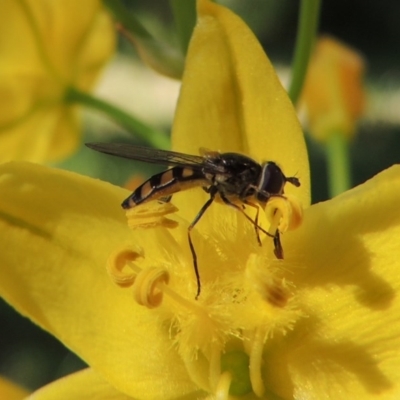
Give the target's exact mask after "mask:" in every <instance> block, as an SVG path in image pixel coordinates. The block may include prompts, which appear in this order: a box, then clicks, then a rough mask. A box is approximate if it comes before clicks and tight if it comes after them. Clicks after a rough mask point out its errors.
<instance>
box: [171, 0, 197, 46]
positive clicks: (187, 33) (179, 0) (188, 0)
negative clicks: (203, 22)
mask: <svg viewBox="0 0 400 400" xmlns="http://www.w3.org/2000/svg"><path fill="white" fill-rule="evenodd" d="M170 4H171V9H172V12H173V14H174V19H175V25H176V30H177V32H178V37H179V40H180V44H181V49H182V53H183V54H186V53H187V49H188V47H189V42H190V39H191V37H192V33H193V29H194V26H195V25H196V18H197V14H196V1H195V0H170Z"/></svg>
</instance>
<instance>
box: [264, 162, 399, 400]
mask: <svg viewBox="0 0 400 400" xmlns="http://www.w3.org/2000/svg"><path fill="white" fill-rule="evenodd" d="M399 203H400V166H395V167H392V168H390V169H388V170H386V171H384V172H382V173H381V174H379V175H378V176H376V177H374V178H373V179H371V180H370V181H368V182H367V183H365V184H363V185H361V186H359V187H357V188H355V189H353V190H350V191H348V192H346V193H345V194H343V195H341V196H338V197H336V198H334V199H333V200H330V201H327V202H325V203H321V204H317V205H314V206H312V207H311V208H309V209H308V210H306V213H305V217H304V224H303V226H302V227H301V228H300V229H298V230H296V231H294V232H293V233H292V234H291V235H290V236H288V242H287V243H286V245H288V246H294V247H297V250H296V252H297V253H298V255H299V257H298V258H297V259H296V265H292V266H287V268H290V269H291V270H290V273H288V279H290V280H291V281H292V282H293V284H294V285H295V287H296V292H297V294H296V298H297V300H298V301H299V303H300V307H301V309H302V311H303V312H305V314H306V315H308V317H307V318H304V319H303V320H302V321H299V322H298V324H297V325H296V326H295V327H294V329H293V333H291V334H289V335H288V336H287V337H286V338H284V339H282V340H280V341H279V340H278V341H277V342H271V346H270V350H269V351H268V354H267V355H266V359H268V364H269V367H268V368H267V371H266V373H267V375H268V378H267V379H268V381H269V382H270V385H271V386H273V387H274V390H275V391H276V392H277V393H278V394H279V395H280V396H282V397H283V398H292V397H294V398H305V397H307V398H308V399H328V398H329V399H335V400H340V399H349V398H352V399H363V400H368V399H378V398H379V399H397V398H400V352H399V348H400V318H399V315H400V297H399V293H400V274H399V270H400V246H399V237H400V213H399V211H398V210H399ZM292 250H293V247H292Z"/></svg>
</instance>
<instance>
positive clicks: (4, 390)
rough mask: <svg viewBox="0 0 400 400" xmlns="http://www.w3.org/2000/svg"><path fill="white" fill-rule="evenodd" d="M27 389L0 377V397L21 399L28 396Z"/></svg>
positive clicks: (14, 399) (10, 399)
mask: <svg viewBox="0 0 400 400" xmlns="http://www.w3.org/2000/svg"><path fill="white" fill-rule="evenodd" d="M28 393H29V392H28V391H27V390H25V389H23V388H21V387H20V386H17V385H16V384H15V383H12V382H11V381H9V380H7V379H4V378H2V377H0V399H7V400H22V399H24V398H25V397H26V396H28Z"/></svg>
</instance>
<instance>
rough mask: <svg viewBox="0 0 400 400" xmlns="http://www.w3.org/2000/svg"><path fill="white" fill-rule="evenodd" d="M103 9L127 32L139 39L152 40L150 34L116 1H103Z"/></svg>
mask: <svg viewBox="0 0 400 400" xmlns="http://www.w3.org/2000/svg"><path fill="white" fill-rule="evenodd" d="M103 4H104V5H105V7H107V8H108V9H109V11H111V14H113V15H114V17H115V19H116V20H117V21H118V22H120V23H121V24H122V25H123V26H124V27H125V28H126V29H127V30H128V31H130V32H132V33H134V34H135V35H136V36H138V37H140V38H141V39H152V36H151V34H150V32H149V31H148V30H147V29H146V28H145V27H144V26H143V25H142V24H141V23H140V21H139V20H138V19H137V18H135V16H134V15H133V14H132V13H131V12H129V11H128V10H127V9H126V8H125V7H124V5H123V4H122V3H121V2H120V1H118V0H103Z"/></svg>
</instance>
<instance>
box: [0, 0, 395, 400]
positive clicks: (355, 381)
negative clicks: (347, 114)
mask: <svg viewBox="0 0 400 400" xmlns="http://www.w3.org/2000/svg"><path fill="white" fill-rule="evenodd" d="M198 11H199V20H198V25H197V27H196V29H195V32H194V36H193V40H192V42H191V45H190V49H189V53H188V59H187V64H186V69H185V74H184V79H183V86H182V91H181V97H180V100H179V105H178V110H177V114H176V119H175V123H174V134H173V140H174V146H175V148H176V149H177V150H180V151H184V152H187V153H194V152H195V150H197V147H199V146H205V147H209V148H212V149H220V150H222V151H239V152H246V153H248V154H249V155H250V156H252V157H254V158H255V159H258V160H261V159H262V158H264V157H265V158H266V159H271V160H275V161H277V162H278V163H279V164H280V165H281V166H282V168H283V169H284V171H285V172H286V173H288V174H293V173H295V172H298V173H297V176H298V178H299V179H300V180H301V183H302V186H301V187H300V188H290V187H288V189H289V190H288V192H289V195H291V196H297V197H298V198H299V199H300V201H301V203H302V204H303V206H304V207H305V214H304V221H303V225H302V226H301V227H300V228H298V229H297V230H294V231H290V232H286V233H285V234H284V235H283V238H282V239H283V246H284V249H285V254H286V257H285V259H284V260H277V259H276V258H275V257H274V255H273V251H272V248H273V246H272V243H271V239H270V238H265V240H263V246H262V247H260V246H258V245H257V241H256V240H255V234H254V229H253V226H252V225H251V224H250V223H249V222H248V221H246V220H245V218H244V217H243V215H241V214H240V213H238V212H236V211H235V210H233V209H231V208H230V207H227V206H225V205H222V204H218V203H216V204H213V205H212V207H210V209H209V210H208V211H207V213H206V214H205V215H204V216H203V218H202V219H201V221H200V222H199V224H198V225H197V226H196V229H194V230H193V242H194V243H195V246H196V251H197V256H198V261H199V267H200V272H201V278H202V293H201V296H200V297H199V299H198V300H197V301H196V300H194V296H195V293H196V282H195V278H194V273H193V260H192V256H191V254H190V251H189V248H188V243H187V227H188V224H189V223H190V221H191V220H192V219H193V216H194V215H195V214H196V213H197V211H198V210H199V207H198V206H199V205H200V206H201V205H202V204H204V201H205V199H206V198H207V195H206V194H205V193H202V191H201V190H200V189H199V190H194V191H193V193H189V192H185V193H181V194H179V195H176V196H175V197H174V198H173V203H172V204H169V205H166V206H163V205H159V204H158V203H157V202H154V203H149V204H148V205H146V208H147V209H148V211H151V212H152V213H153V216H152V218H153V222H154V224H153V226H152V227H149V228H147V229H145V228H141V227H136V229H133V230H132V229H129V228H128V226H127V224H126V220H125V217H124V214H123V212H122V210H121V209H119V207H118V206H117V205H118V204H119V203H120V202H121V200H123V199H124V198H125V197H126V196H128V195H129V192H128V191H127V190H125V189H121V188H117V187H114V186H112V185H110V184H106V183H103V182H100V181H97V180H93V179H90V178H86V177H82V176H79V175H76V174H72V173H68V172H63V171H57V170H52V169H48V168H45V167H42V166H38V165H32V164H29V163H8V164H4V165H2V166H0V192H1V193H2V196H1V197H0V246H1V248H2V249H3V250H2V251H1V252H0V266H1V267H0V293H1V295H2V296H3V297H4V298H5V299H6V300H7V301H8V302H9V303H10V304H12V305H13V306H14V307H16V308H17V309H18V310H19V311H20V312H21V313H22V314H24V315H27V316H29V317H30V318H32V319H33V320H34V321H35V322H36V323H37V324H39V325H40V326H41V327H43V328H44V329H46V330H48V331H49V332H51V333H52V334H54V335H55V336H56V337H58V338H59V339H60V340H61V341H62V342H63V343H65V344H66V345H67V346H68V347H69V348H70V349H72V350H73V351H74V352H76V353H77V354H78V355H79V356H81V357H82V358H83V359H84V360H85V361H86V362H87V363H88V364H89V365H90V367H91V368H89V369H87V370H84V371H81V372H78V373H76V374H74V375H71V376H69V377H66V378H64V379H62V380H60V381H56V382H54V383H52V384H51V385H49V386H47V387H44V388H42V389H41V390H39V391H38V392H36V393H35V394H34V395H33V396H32V398H33V399H36V400H43V399H53V398H57V399H59V398H68V399H70V398H96V399H97V398H113V399H128V398H135V399H181V400H183V399H186V400H188V399H193V400H195V399H233V398H243V399H247V400H249V399H256V398H263V399H287V400H289V399H298V400H300V399H305V398H307V399H315V400H316V399H318V400H324V399H334V400H341V399H343V400H344V399H346V400H347V399H349V398H352V399H363V400H368V399H378V398H379V399H387V400H388V399H394V398H397V397H398V396H399V395H400V384H399V382H400V368H399V367H400V352H399V351H398V348H399V345H400V319H399V318H398V315H399V312H400V300H399V296H397V292H398V291H399V290H400V278H399V274H398V269H399V267H400V261H399V247H398V243H397V238H398V236H399V235H400V215H399V213H398V212H397V210H398V203H399V200H400V179H399V177H400V168H399V167H394V168H392V169H389V170H387V171H385V172H383V173H382V174H380V175H378V176H377V177H375V178H374V179H372V180H371V181H370V182H367V183H366V184H364V185H362V186H359V187H358V188H356V189H353V190H351V191H349V192H347V193H345V194H343V195H341V196H338V197H336V198H335V199H333V200H330V201H327V202H325V203H321V204H318V205H313V206H311V207H307V206H308V205H309V181H308V173H309V172H308V164H307V154H306V149H305V145H304V140H303V136H302V132H301V130H300V127H299V124H298V122H297V120H296V116H295V112H294V110H293V108H292V105H291V103H290V101H289V99H288V97H287V95H286V93H285V91H284V89H283V88H282V86H281V85H280V83H279V81H278V79H277V77H276V75H275V73H274V71H273V69H272V67H271V65H270V63H269V61H268V60H267V59H266V57H265V54H264V53H263V51H262V49H261V47H260V45H259V44H258V43H257V41H256V40H255V38H254V36H253V35H252V33H251V32H250V31H249V29H248V28H247V27H246V26H245V25H244V23H243V22H242V21H241V20H240V19H239V18H238V17H236V16H235V15H234V14H232V13H231V12H230V11H228V10H227V9H225V8H223V7H220V6H217V5H215V4H213V3H210V2H209V1H207V0H199V2H198ZM55 186H57V188H59V189H58V190H57V191H54V190H53V188H54V187H55ZM176 206H178V207H179V211H178V212H177V211H176V210H175V209H174V207H176ZM133 210H136V212H137V213H138V214H140V208H139V207H138V208H136V209H133ZM262 223H263V224H265V221H262ZM107 260H108V261H107ZM106 265H107V270H108V273H109V276H108V275H107V274H106V273H105V266H106ZM109 277H111V278H112V281H113V282H114V283H117V285H114V284H113V283H111V281H110V279H109ZM132 292H133V293H132Z"/></svg>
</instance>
